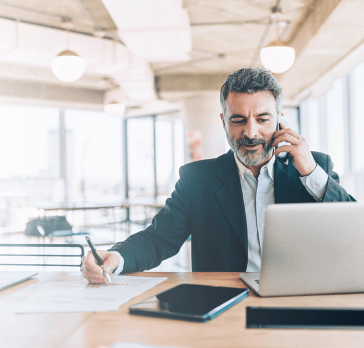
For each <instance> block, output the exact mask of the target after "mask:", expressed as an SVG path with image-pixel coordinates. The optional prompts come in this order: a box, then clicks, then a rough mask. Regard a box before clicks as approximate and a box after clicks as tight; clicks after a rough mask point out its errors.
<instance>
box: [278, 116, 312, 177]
mask: <svg viewBox="0 0 364 348" xmlns="http://www.w3.org/2000/svg"><path fill="white" fill-rule="evenodd" d="M286 124H288V123H287V122H286V121H285V119H284V118H283V117H282V116H279V117H278V124H277V131H276V132H275V133H274V134H273V138H274V140H273V143H272V146H273V147H276V149H275V151H274V155H275V156H276V158H277V159H278V160H279V161H280V162H282V163H284V164H286V165H288V157H290V158H291V160H292V164H293V165H294V167H295V168H296V169H297V170H298V172H299V173H300V174H301V175H302V176H307V175H310V174H311V173H312V172H313V171H314V170H315V168H316V162H315V160H314V158H313V156H312V153H311V151H310V148H309V146H308V144H307V142H306V139H305V138H303V137H301V136H300V135H299V134H298V133H296V132H295V131H294V130H293V129H291V128H288V127H287V125H286ZM281 125H282V126H281ZM282 153H283V155H282Z"/></svg>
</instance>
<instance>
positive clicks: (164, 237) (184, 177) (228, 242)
mask: <svg viewBox="0 0 364 348" xmlns="http://www.w3.org/2000/svg"><path fill="white" fill-rule="evenodd" d="M312 155H313V157H314V158H315V161H316V163H317V164H318V165H320V166H321V167H322V168H323V169H324V170H325V172H326V173H327V174H328V175H329V179H328V183H327V189H326V192H325V195H324V198H323V201H324V202H341V201H355V200H354V198H352V197H351V196H350V195H349V194H348V193H347V192H346V191H345V190H344V189H343V188H342V187H341V186H340V185H339V184H338V183H339V177H338V175H337V174H336V173H335V172H334V171H333V163H332V161H331V158H330V156H328V155H325V154H323V153H320V152H312ZM299 176H300V174H299V172H298V171H297V170H296V169H295V168H294V166H293V164H292V163H291V162H290V161H289V163H288V165H285V164H282V163H280V162H279V161H275V165H274V195H275V203H303V202H315V200H314V199H313V198H312V197H311V196H310V194H309V193H308V192H307V190H306V189H305V187H304V186H303V185H302V183H301V181H300V179H299ZM190 235H191V241H192V270H193V271H196V272H244V271H245V270H246V267H247V263H248V237H247V226H246V217H245V209H244V201H243V194H242V189H241V186H240V179H239V172H238V168H237V166H236V163H235V159H234V154H233V152H232V151H231V150H230V151H229V152H228V153H226V154H225V155H222V156H220V157H218V158H215V159H211V160H204V161H198V162H193V163H189V164H186V165H185V166H183V167H181V168H180V179H179V180H178V182H177V184H176V187H175V190H174V192H173V193H172V195H171V198H168V199H167V201H166V205H165V208H163V209H162V210H161V211H160V212H159V213H158V214H157V215H156V216H155V217H154V218H153V221H152V224H151V225H150V226H149V227H148V228H147V229H146V230H144V231H141V232H138V233H136V234H134V235H132V236H130V237H129V238H128V239H127V240H126V241H124V242H120V243H117V244H115V245H114V246H113V247H112V248H111V249H110V250H116V251H118V252H120V254H121V256H122V257H123V258H124V261H125V263H124V269H123V272H122V273H130V272H136V271H144V270H146V269H151V268H154V267H157V266H158V265H159V264H160V263H161V262H162V261H163V260H165V259H167V258H169V257H171V256H174V255H175V254H177V252H178V251H179V249H180V248H181V246H182V244H183V243H184V242H185V240H186V239H187V238H188V237H189V236H190Z"/></svg>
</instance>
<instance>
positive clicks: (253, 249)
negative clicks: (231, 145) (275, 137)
mask: <svg viewBox="0 0 364 348" xmlns="http://www.w3.org/2000/svg"><path fill="white" fill-rule="evenodd" d="M234 156H235V155H234ZM274 161H275V156H272V158H271V159H270V160H269V162H268V163H267V164H266V165H264V166H263V167H262V168H261V169H260V174H259V176H258V179H256V178H255V177H254V175H253V173H252V172H251V171H250V170H249V169H248V168H246V167H245V166H244V165H243V164H242V163H241V162H240V161H239V160H238V158H237V157H236V156H235V162H236V165H237V167H238V170H239V176H240V183H241V189H242V191H243V199H244V206H245V215H246V224H247V229H248V231H247V233H248V266H247V270H246V271H247V272H259V271H260V263H261V254H262V241H263V234H264V212H265V208H266V207H267V206H268V205H269V204H274ZM300 179H301V182H302V184H303V185H304V186H305V188H306V190H307V192H308V193H309V194H310V195H311V196H312V197H313V198H314V199H315V200H316V201H321V200H322V198H323V196H324V194H325V191H326V185H327V180H328V175H327V174H326V172H325V171H324V170H323V169H322V168H321V167H320V166H318V165H316V168H315V170H314V171H313V172H312V173H311V174H310V175H308V176H304V177H300ZM110 253H112V254H114V255H116V256H117V257H118V258H119V265H118V267H117V268H116V269H115V271H114V272H113V273H114V274H120V273H121V272H122V271H123V268H124V258H123V257H122V256H121V255H120V253H119V252H117V251H110Z"/></svg>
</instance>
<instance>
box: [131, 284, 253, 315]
mask: <svg viewBox="0 0 364 348" xmlns="http://www.w3.org/2000/svg"><path fill="white" fill-rule="evenodd" d="M248 293H249V289H241V288H226V287H218V286H208V285H196V284H181V285H178V286H176V287H174V288H172V289H169V290H167V291H164V292H162V293H160V294H158V295H156V296H153V297H150V298H148V299H146V300H144V301H141V302H139V303H136V304H134V305H132V306H130V307H129V312H130V313H132V314H140V315H148V316H154V317H155V316H156V317H165V318H175V319H184V320H192V321H206V320H210V319H212V318H215V317H216V316H217V315H219V314H221V313H222V312H224V311H226V310H227V309H228V308H230V307H231V306H233V305H234V304H235V303H237V302H239V301H241V300H242V299H244V298H245V297H247V296H248Z"/></svg>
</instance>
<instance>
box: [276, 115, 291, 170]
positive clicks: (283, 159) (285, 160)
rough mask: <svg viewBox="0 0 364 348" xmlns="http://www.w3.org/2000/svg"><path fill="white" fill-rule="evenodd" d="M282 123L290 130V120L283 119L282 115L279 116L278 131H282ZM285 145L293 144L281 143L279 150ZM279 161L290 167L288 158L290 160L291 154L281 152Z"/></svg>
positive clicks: (278, 156) (278, 157)
mask: <svg viewBox="0 0 364 348" xmlns="http://www.w3.org/2000/svg"><path fill="white" fill-rule="evenodd" d="M281 123H283V124H284V125H285V126H286V128H289V122H288V120H286V119H285V118H284V117H282V116H281V115H279V116H278V123H277V131H279V130H281V129H282V128H281V125H280V124H281ZM284 145H291V143H287V142H285V141H282V142H280V143H279V144H278V145H277V148H279V147H281V146H284ZM276 157H277V159H278V160H279V161H280V162H282V163H283V164H286V165H288V158H289V153H288V152H280V153H279V154H278V155H277V156H276Z"/></svg>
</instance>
